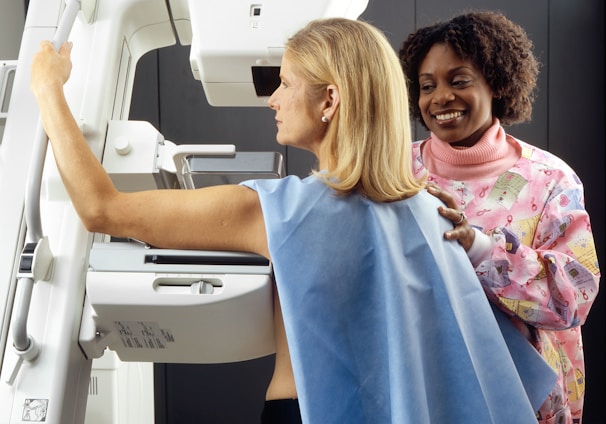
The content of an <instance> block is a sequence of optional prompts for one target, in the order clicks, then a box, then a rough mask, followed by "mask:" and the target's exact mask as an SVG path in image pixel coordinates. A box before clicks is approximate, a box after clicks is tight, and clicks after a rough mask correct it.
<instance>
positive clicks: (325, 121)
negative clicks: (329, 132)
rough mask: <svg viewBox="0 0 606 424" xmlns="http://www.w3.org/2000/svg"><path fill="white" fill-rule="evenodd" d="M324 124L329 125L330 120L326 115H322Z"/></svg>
mask: <svg viewBox="0 0 606 424" xmlns="http://www.w3.org/2000/svg"><path fill="white" fill-rule="evenodd" d="M322 122H324V123H327V122H328V118H327V117H326V116H324V115H322Z"/></svg>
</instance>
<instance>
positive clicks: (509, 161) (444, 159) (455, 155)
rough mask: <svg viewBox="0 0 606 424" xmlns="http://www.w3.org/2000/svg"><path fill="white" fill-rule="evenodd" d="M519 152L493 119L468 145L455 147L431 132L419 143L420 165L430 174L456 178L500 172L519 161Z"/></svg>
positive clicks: (515, 144) (474, 177)
mask: <svg viewBox="0 0 606 424" xmlns="http://www.w3.org/2000/svg"><path fill="white" fill-rule="evenodd" d="M521 151H522V149H521V147H520V145H519V144H518V143H517V142H516V141H515V140H514V139H513V137H511V136H508V135H507V134H506V133H505V130H504V129H503V127H501V125H500V122H499V120H498V119H494V120H493V123H492V126H491V127H490V128H488V130H486V132H485V133H484V135H483V136H482V138H480V140H479V141H478V142H477V143H476V144H474V145H473V146H471V147H468V148H464V149H461V148H454V147H452V146H451V145H450V144H448V143H447V142H445V141H442V140H440V139H438V138H437V137H436V135H435V134H434V133H431V135H430V137H429V138H428V139H427V140H425V141H423V144H422V145H421V157H422V159H423V164H424V165H425V167H426V168H427V169H428V170H429V171H430V172H431V173H433V174H437V175H439V176H441V177H444V178H448V179H453V180H458V181H464V180H471V179H473V180H476V179H482V178H489V177H494V176H497V175H500V174H502V173H503V172H505V171H507V170H508V169H510V168H511V167H512V166H513V165H514V164H515V163H516V162H517V161H518V159H519V158H520V156H521Z"/></svg>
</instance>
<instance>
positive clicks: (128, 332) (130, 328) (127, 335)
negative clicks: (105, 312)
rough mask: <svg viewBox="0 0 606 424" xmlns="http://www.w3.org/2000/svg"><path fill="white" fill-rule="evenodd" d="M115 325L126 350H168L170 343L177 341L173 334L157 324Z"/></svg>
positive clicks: (146, 322)
mask: <svg viewBox="0 0 606 424" xmlns="http://www.w3.org/2000/svg"><path fill="white" fill-rule="evenodd" d="M114 325H115V326H116V330H117V331H118V334H119V335H120V340H122V344H123V345H124V347H126V348H133V349H166V348H167V344H168V343H174V341H175V338H174V336H173V333H172V332H171V331H170V330H168V329H162V328H160V326H159V325H158V323H157V322H150V321H114Z"/></svg>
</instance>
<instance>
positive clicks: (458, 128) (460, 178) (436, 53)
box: [400, 12, 600, 424]
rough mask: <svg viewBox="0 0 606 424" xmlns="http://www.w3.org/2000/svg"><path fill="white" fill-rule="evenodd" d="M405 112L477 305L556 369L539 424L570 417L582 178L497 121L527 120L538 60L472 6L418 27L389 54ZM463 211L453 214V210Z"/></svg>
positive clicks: (583, 249) (582, 250)
mask: <svg viewBox="0 0 606 424" xmlns="http://www.w3.org/2000/svg"><path fill="white" fill-rule="evenodd" d="M400 59H401V60H402V63H403V66H404V70H405V72H406V74H407V76H408V78H409V88H410V95H411V110H412V114H413V116H415V117H416V118H419V119H420V121H421V123H422V124H423V125H424V126H425V127H426V128H427V129H429V130H430V131H431V134H430V136H429V138H427V139H426V140H423V141H421V142H417V143H414V145H413V153H414V159H413V160H414V163H415V173H416V175H417V176H426V177H427V179H428V181H429V183H430V184H431V185H430V192H431V193H432V194H434V195H435V196H437V197H438V198H440V199H441V200H443V201H444V202H445V203H446V205H447V207H445V208H440V211H441V213H442V215H443V216H445V217H447V218H449V219H450V220H451V221H452V223H453V224H454V227H455V228H454V229H451V230H448V231H446V232H445V237H446V238H447V239H450V240H458V241H459V243H460V244H461V245H462V246H463V247H464V248H465V250H466V251H467V253H468V256H469V259H470V261H471V262H472V264H473V265H474V267H475V270H476V274H477V276H478V278H479V280H480V282H481V284H482V286H483V287H484V290H485V292H486V294H487V295H488V298H489V300H490V301H491V302H492V303H494V304H495V305H496V306H497V307H498V308H500V309H501V310H503V311H504V312H505V313H506V314H507V315H509V316H510V317H511V320H512V321H513V322H514V324H515V325H516V326H517V328H518V329H519V330H520V332H521V333H522V334H523V335H524V336H525V337H526V338H527V339H528V340H529V341H530V342H531V343H532V344H533V345H534V346H535V348H536V349H537V350H538V351H539V352H540V353H541V355H542V356H543V357H544V358H545V360H546V361H547V362H548V363H549V364H550V365H551V366H552V367H553V368H554V369H555V370H557V371H558V373H559V376H558V380H557V382H556V384H555V385H554V386H553V388H552V391H551V394H550V396H549V397H548V398H547V400H546V401H545V402H544V403H543V405H542V406H541V408H540V410H539V411H538V415H537V416H538V420H539V422H541V423H546V424H547V423H554V422H558V423H567V424H571V423H573V422H574V423H580V422H581V419H582V414H583V398H584V393H585V366H584V361H583V348H582V346H583V344H582V341H581V332H580V326H581V325H582V324H584V322H585V320H586V319H587V315H588V313H589V310H590V308H591V306H592V304H593V301H594V299H595V298H596V295H597V293H598V283H599V279H600V270H599V267H598V260H597V253H596V250H595V245H594V241H593V234H592V230H591V225H590V220H589V216H588V213H587V211H586V210H585V203H584V193H583V185H582V184H581V182H580V179H579V178H578V176H577V175H576V173H575V172H574V171H573V170H572V169H571V168H570V167H569V166H568V165H567V164H566V163H565V162H564V161H562V160H561V159H559V158H558V157H556V156H554V155H553V154H551V153H549V152H547V151H544V150H541V149H539V148H537V147H536V146H533V145H530V144H527V143H525V142H523V141H521V140H518V139H515V138H514V137H512V136H511V135H509V134H507V133H506V132H505V129H504V128H503V127H502V126H501V125H502V124H513V123H519V122H524V121H526V120H529V119H530V116H531V112H532V102H533V100H534V91H535V88H536V80H537V77H538V63H537V61H536V59H535V57H534V54H533V51H532V43H531V41H530V40H529V39H528V37H527V35H526V33H525V31H524V30H523V29H522V28H521V27H520V26H518V25H517V24H515V23H513V22H512V21H510V20H509V19H507V18H506V17H505V16H503V15H501V14H499V13H492V12H474V13H467V14H463V15H459V16H456V17H454V18H452V19H451V20H450V21H447V22H440V23H436V24H434V25H431V26H428V27H425V28H421V29H419V30H417V31H416V32H414V33H413V34H411V35H410V36H409V37H408V38H407V39H406V40H405V42H404V43H403V45H402V48H401V50H400ZM462 213H464V215H462Z"/></svg>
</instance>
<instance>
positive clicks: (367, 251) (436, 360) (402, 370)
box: [243, 177, 555, 424]
mask: <svg viewBox="0 0 606 424" xmlns="http://www.w3.org/2000/svg"><path fill="white" fill-rule="evenodd" d="M243 184H244V185H246V186H248V187H250V188H252V189H254V190H256V191H257V192H258V194H259V198H260V200H261V207H262V209H263V215H264V217H265V225H266V231H267V236H268V243H269V251H270V254H271V258H272V261H273V266H274V272H275V278H276V285H277V290H278V294H279V297H280V303H281V307H282V313H283V317H284V324H285V328H286V335H287V339H288V346H289V349H290V354H291V358H292V365H293V371H294V375H295V382H296V386H297V393H298V396H299V403H300V406H301V416H302V418H303V422H304V423H312V424H330V423H339V424H342V423H344V424H355V423H369V424H382V423H398V424H408V423H411V424H412V423H414V424H419V423H422V424H424V423H432V424H433V423H449V424H450V423H465V424H484V423H503V424H523V423H536V418H535V414H534V412H533V411H534V410H537V409H538V407H539V406H540V405H541V404H542V402H543V401H544V400H545V398H546V396H547V394H548V393H549V390H550V389H551V387H553V384H554V382H555V373H553V371H551V369H550V368H549V367H548V366H547V365H546V363H545V362H544V361H543V360H542V359H541V358H540V356H539V355H538V354H537V353H536V351H535V350H534V349H533V348H532V346H530V344H529V343H528V342H527V341H526V340H525V339H524V338H523V337H522V336H521V335H520V334H519V333H518V332H517V331H516V330H515V329H514V328H513V327H512V326H511V323H510V322H509V320H508V318H507V317H505V316H502V315H500V314H501V313H500V312H497V311H493V309H492V308H491V306H490V304H489V303H488V300H487V298H486V295H485V294H484V292H483V290H482V288H481V286H480V283H479V281H478V279H477V277H476V275H475V272H474V270H473V269H472V266H471V264H470V262H469V260H468V258H467V256H466V254H465V252H464V251H463V249H462V248H461V247H460V246H459V244H458V243H457V242H456V241H450V242H449V241H445V240H444V238H443V234H444V231H446V230H447V229H449V228H452V223H451V222H449V221H447V220H446V219H444V218H442V217H440V216H439V214H438V212H437V208H438V205H439V204H440V202H439V201H438V200H437V199H435V198H434V197H433V196H431V195H429V194H428V193H426V192H424V191H422V192H421V193H419V194H418V195H416V196H414V197H412V198H410V199H408V200H404V201H399V202H392V203H382V204H378V203H373V202H371V201H369V200H368V199H365V198H363V197H362V196H359V195H350V196H345V197H344V196H338V195H336V194H334V192H333V191H332V190H331V189H330V188H328V187H327V186H326V185H325V184H324V183H323V182H321V181H320V180H319V179H318V178H316V177H308V178H306V179H304V180H301V179H299V178H297V177H287V178H284V179H281V180H257V181H247V182H245V183H243ZM495 314H496V317H497V319H495ZM508 345H509V346H508ZM516 367H517V368H516ZM520 376H522V377H523V378H522V377H520Z"/></svg>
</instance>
